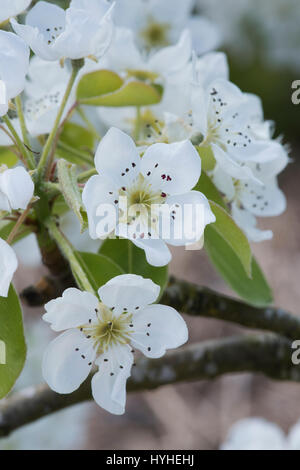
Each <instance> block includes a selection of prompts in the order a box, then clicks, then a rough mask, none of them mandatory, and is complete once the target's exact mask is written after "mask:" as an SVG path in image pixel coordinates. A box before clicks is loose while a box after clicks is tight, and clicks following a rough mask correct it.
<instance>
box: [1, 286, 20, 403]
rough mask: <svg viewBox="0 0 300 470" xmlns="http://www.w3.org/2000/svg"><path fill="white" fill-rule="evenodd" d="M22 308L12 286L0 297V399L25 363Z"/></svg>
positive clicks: (12, 383) (13, 382) (11, 385)
mask: <svg viewBox="0 0 300 470" xmlns="http://www.w3.org/2000/svg"><path fill="white" fill-rule="evenodd" d="M25 358H26V344H25V338H24V329H23V318H22V310H21V306H20V302H19V299H18V296H17V294H16V292H15V289H14V288H13V286H11V287H10V290H9V293H8V297H7V298H4V297H0V399H1V398H3V397H5V396H6V395H7V394H8V393H9V392H10V390H11V389H12V387H13V386H14V384H15V382H16V380H17V378H18V377H19V375H20V373H21V371H22V369H23V367H24V363H25Z"/></svg>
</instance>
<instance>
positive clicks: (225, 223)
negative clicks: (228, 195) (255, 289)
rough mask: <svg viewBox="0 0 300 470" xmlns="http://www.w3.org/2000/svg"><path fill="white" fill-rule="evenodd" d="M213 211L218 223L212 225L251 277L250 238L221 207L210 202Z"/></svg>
mask: <svg viewBox="0 0 300 470" xmlns="http://www.w3.org/2000/svg"><path fill="white" fill-rule="evenodd" d="M209 203H210V207H211V210H212V211H213V213H214V214H215V216H216V219H217V220H216V222H215V223H214V224H212V225H211V228H212V230H216V231H217V232H218V234H219V235H221V237H223V238H224V240H225V241H226V242H227V243H228V245H229V246H230V247H231V248H232V250H233V251H234V252H235V254H236V255H237V256H238V258H239V260H240V262H241V263H242V265H243V267H244V269H245V272H246V274H247V276H248V277H251V266H252V252H251V247H250V244H249V241H248V238H247V237H246V235H245V234H244V232H243V231H242V230H241V229H240V227H238V225H237V224H236V223H235V221H234V220H233V218H232V217H231V216H230V215H229V214H228V212H226V211H225V210H224V209H223V208H222V207H221V206H219V205H218V204H216V203H215V202H213V201H209Z"/></svg>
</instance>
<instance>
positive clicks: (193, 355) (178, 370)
mask: <svg viewBox="0 0 300 470" xmlns="http://www.w3.org/2000/svg"><path fill="white" fill-rule="evenodd" d="M291 354H292V349H291V344H290V342H289V341H288V340H287V339H284V338H282V337H279V336H276V335H273V334H260V335H249V336H241V337H234V338H227V339H223V340H221V341H206V342H203V343H199V344H192V345H189V346H187V347H185V348H182V349H180V350H175V351H172V352H170V353H168V354H167V355H166V356H164V357H163V358H161V359H156V360H149V359H147V358H141V359H140V360H139V361H138V362H137V366H136V367H135V368H133V371H132V377H131V379H130V380H129V382H128V387H127V390H128V391H129V392H141V391H143V390H151V389H154V388H157V387H160V386H163V385H168V384H174V383H178V382H186V381H196V380H210V379H214V378H216V377H218V376H221V375H222V374H226V373H241V372H256V373H262V374H265V375H266V376H268V377H270V378H272V379H277V380H290V381H295V382H300V367H296V366H294V365H293V364H292V361H291ZM90 398H91V390H90V380H87V381H86V382H85V383H84V384H83V385H82V386H81V388H80V389H79V390H77V391H76V392H74V393H73V394H70V395H58V394H56V393H55V392H53V391H51V390H50V389H49V388H48V387H47V385H40V386H38V387H31V388H29V389H26V390H23V391H22V392H20V393H18V394H15V395H13V396H12V397H11V398H8V399H6V400H3V401H2V403H1V404H0V436H1V437H4V436H8V435H9V434H10V433H11V432H13V431H14V430H16V429H18V428H20V427H21V426H24V425H26V424H29V423H32V422H34V421H36V420H38V419H39V418H42V417H44V416H47V415H49V414H51V413H54V412H56V411H59V410H62V409H64V408H67V407H69V406H72V405H75V404H77V403H81V402H84V401H86V400H89V399H90Z"/></svg>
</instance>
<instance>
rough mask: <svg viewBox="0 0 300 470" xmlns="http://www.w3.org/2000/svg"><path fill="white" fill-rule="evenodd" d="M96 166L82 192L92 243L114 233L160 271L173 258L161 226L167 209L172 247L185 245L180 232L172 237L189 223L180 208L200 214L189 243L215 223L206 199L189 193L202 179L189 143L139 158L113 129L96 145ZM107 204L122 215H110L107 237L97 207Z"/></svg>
mask: <svg viewBox="0 0 300 470" xmlns="http://www.w3.org/2000/svg"><path fill="white" fill-rule="evenodd" d="M95 165H96V169H97V171H98V173H99V175H97V176H93V177H92V178H91V179H90V180H89V181H88V182H87V184H86V186H85V188H84V191H83V202H84V205H85V207H86V210H87V213H88V217H89V230H90V236H91V237H92V238H93V239H97V238H102V237H103V236H108V235H109V233H110V232H112V231H115V233H116V235H118V236H124V237H125V238H128V239H130V240H132V241H133V243H134V244H135V245H136V246H138V247H140V248H142V249H144V250H145V252H146V257H147V260H148V262H149V263H150V264H152V265H154V266H164V265H166V264H168V263H169V262H170V259H171V254H170V251H169V249H168V247H167V245H166V243H165V241H164V234H163V233H162V230H161V227H160V224H159V223H160V214H161V213H164V205H165V204H166V205H167V206H169V207H170V208H171V211H170V213H169V214H168V215H167V214H166V213H164V214H163V217H169V222H170V224H171V229H172V230H171V231H170V234H169V237H168V238H167V241H168V243H170V244H171V245H175V246H180V245H185V244H187V243H188V239H187V238H186V235H185V232H184V231H183V233H182V232H180V233H181V236H179V238H176V234H177V233H178V232H177V230H178V228H179V227H180V228H181V227H182V226H183V227H184V225H185V224H186V223H187V221H189V222H190V219H188V218H185V217H184V215H183V212H182V210H180V209H182V208H183V206H184V205H191V207H192V208H193V210H196V208H197V206H198V207H200V208H201V209H202V211H203V214H202V217H201V221H200V223H199V224H197V227H196V228H195V229H196V231H195V233H194V235H193V239H192V240H190V241H189V243H190V244H191V243H195V242H197V241H198V240H200V238H201V237H202V235H203V232H204V229H205V226H206V225H207V224H210V223H213V222H215V217H214V215H213V213H212V212H211V210H210V207H209V203H208V201H207V199H206V197H205V196H204V195H203V194H202V193H200V192H198V191H192V189H193V187H194V186H195V184H196V182H197V181H198V180H199V178H200V174H201V160H200V158H199V156H198V154H197V152H196V150H195V149H194V148H193V145H192V144H191V143H190V142H189V141H183V142H179V143H175V144H170V145H169V144H155V145H153V146H151V147H149V148H148V149H147V151H146V152H145V154H144V155H143V157H142V158H140V155H139V152H138V149H137V148H136V146H135V144H134V142H133V140H132V139H131V138H130V137H129V136H128V135H126V134H125V133H123V132H121V131H120V130H118V129H115V128H111V129H110V130H109V132H108V133H107V134H106V136H105V137H104V138H103V139H102V141H101V143H100V144H99V147H98V149H97V152H96V156H95ZM121 198H124V199H125V200H126V201H127V203H128V208H129V209H128V213H127V214H126V213H124V210H123V208H122V205H121V203H122V200H121ZM107 204H110V205H111V207H112V208H113V207H114V206H115V207H116V208H117V210H118V211H120V214H118V215H120V218H119V219H118V217H116V212H115V211H114V210H113V211H112V212H111V213H110V214H109V220H108V230H109V231H108V232H107V231H106V225H103V224H101V217H100V216H101V215H102V216H103V215H104V214H102V207H101V206H103V205H107ZM135 206H137V207H138V210H137V215H135V214H133V212H132V214H130V211H131V208H134V207H135ZM151 206H157V208H156V210H155V211H150V210H149V209H151ZM99 222H100V223H99ZM161 237H162V238H161Z"/></svg>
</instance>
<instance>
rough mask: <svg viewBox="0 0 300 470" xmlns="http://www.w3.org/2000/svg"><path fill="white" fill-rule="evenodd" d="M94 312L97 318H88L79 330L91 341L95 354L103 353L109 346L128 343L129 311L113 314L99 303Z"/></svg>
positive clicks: (129, 329)
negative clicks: (93, 319)
mask: <svg viewBox="0 0 300 470" xmlns="http://www.w3.org/2000/svg"><path fill="white" fill-rule="evenodd" d="M96 314H97V320H96V321H93V322H92V321H91V320H90V321H89V323H88V324H87V325H84V326H82V327H81V328H80V330H81V331H82V332H83V333H84V334H85V336H86V338H87V339H90V340H91V341H92V342H93V346H94V348H95V350H96V352H97V355H100V354H103V353H104V352H105V351H107V350H108V349H109V348H110V347H111V346H116V345H124V344H127V343H129V341H130V335H131V333H132V326H131V325H132V323H131V321H132V315H131V314H130V313H127V312H124V313H122V314H120V315H118V316H117V315H116V316H115V315H114V312H113V310H112V309H109V308H108V307H106V306H105V305H103V304H101V303H100V304H99V307H98V309H97V311H96Z"/></svg>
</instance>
